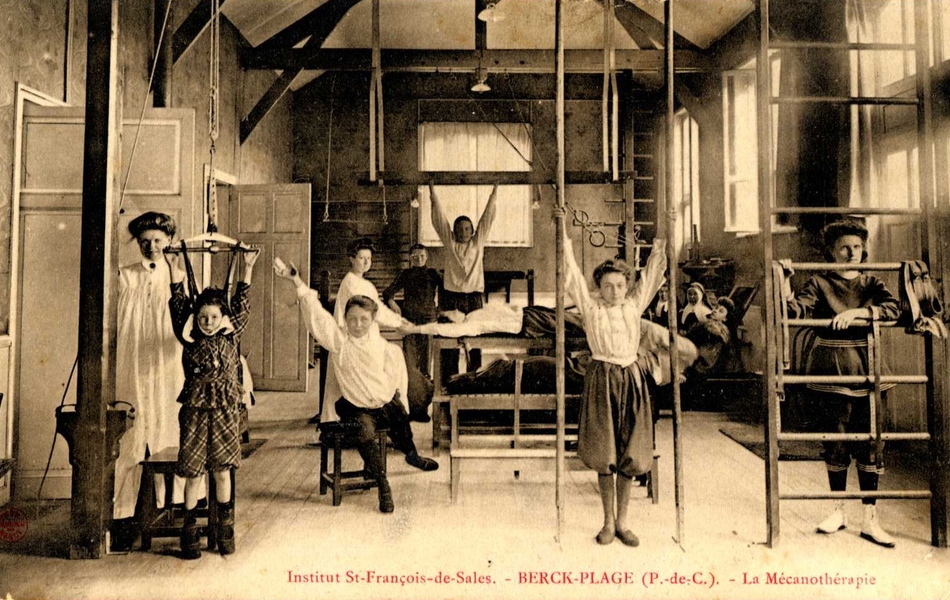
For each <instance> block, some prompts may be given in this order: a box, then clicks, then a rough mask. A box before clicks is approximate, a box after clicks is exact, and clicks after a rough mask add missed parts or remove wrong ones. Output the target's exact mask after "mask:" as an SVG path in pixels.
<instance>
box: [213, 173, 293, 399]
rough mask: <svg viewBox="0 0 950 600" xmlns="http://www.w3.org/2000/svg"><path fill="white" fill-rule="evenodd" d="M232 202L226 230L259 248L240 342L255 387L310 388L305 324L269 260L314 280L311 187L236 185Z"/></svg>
mask: <svg viewBox="0 0 950 600" xmlns="http://www.w3.org/2000/svg"><path fill="white" fill-rule="evenodd" d="M228 204H229V206H228V210H227V213H228V234H229V235H230V236H232V237H234V238H237V239H239V240H241V241H242V242H245V243H248V244H254V245H256V246H260V247H261V256H260V257H259V258H258V260H257V267H256V268H255V270H254V280H253V282H252V285H251V295H250V300H251V318H250V322H249V323H248V326H247V331H246V332H245V333H244V338H243V339H242V340H241V350H242V352H244V354H245V355H246V356H247V362H248V365H249V366H250V367H251V375H252V376H253V378H254V388H255V389H258V390H276V391H288V392H303V391H306V390H307V365H308V363H309V361H310V352H311V350H310V342H309V338H308V334H307V328H306V326H305V325H304V323H303V320H302V319H301V317H300V311H299V310H298V308H297V305H296V295H295V291H294V289H293V286H291V285H289V284H288V283H287V282H285V281H283V280H280V279H278V278H277V277H276V276H275V275H274V270H273V269H272V268H271V264H272V263H273V260H274V257H275V256H279V257H281V258H282V259H283V260H284V261H285V262H287V263H291V262H292V263H294V264H295V265H297V268H298V269H299V270H300V276H301V277H302V278H303V280H304V281H307V282H309V281H310V186H309V185H305V184H274V185H238V186H234V187H232V188H231V195H230V202H229V203H228ZM239 275H240V274H239Z"/></svg>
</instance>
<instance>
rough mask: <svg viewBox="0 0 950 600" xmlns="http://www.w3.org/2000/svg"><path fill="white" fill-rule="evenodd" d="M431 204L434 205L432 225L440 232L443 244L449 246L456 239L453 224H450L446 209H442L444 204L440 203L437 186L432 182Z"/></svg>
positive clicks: (430, 185)
mask: <svg viewBox="0 0 950 600" xmlns="http://www.w3.org/2000/svg"><path fill="white" fill-rule="evenodd" d="M429 204H431V205H432V206H431V208H432V210H431V211H430V213H431V214H430V216H431V218H432V227H434V228H435V232H436V234H438V236H439V239H440V240H442V245H444V246H449V245H450V244H451V243H452V241H453V239H454V238H453V233H452V225H451V224H449V221H448V219H446V218H445V211H444V210H442V204H441V203H439V196H438V194H436V193H435V186H434V185H432V184H431V183H430V184H429Z"/></svg>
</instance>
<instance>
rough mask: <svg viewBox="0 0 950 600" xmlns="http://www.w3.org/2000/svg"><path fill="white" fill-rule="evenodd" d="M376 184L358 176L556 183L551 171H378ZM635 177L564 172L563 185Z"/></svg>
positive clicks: (396, 181) (418, 181)
mask: <svg viewBox="0 0 950 600" xmlns="http://www.w3.org/2000/svg"><path fill="white" fill-rule="evenodd" d="M376 176H377V179H378V180H377V181H373V180H371V179H370V177H369V173H367V172H363V173H360V174H359V176H358V178H357V182H358V183H359V185H379V184H380V181H382V183H383V185H387V186H394V187H398V186H403V185H426V184H428V183H430V182H431V183H432V184H433V185H494V184H496V183H497V184H499V185H554V184H555V183H556V182H557V179H556V177H555V174H554V172H553V171H549V172H544V171H497V172H490V171H379V172H378V173H377V175H376ZM635 176H636V173H635V172H634V171H621V172H620V177H619V179H618V181H612V180H611V175H610V173H604V172H603V171H567V172H566V173H565V178H566V182H567V183H570V184H586V185H599V184H621V183H623V182H624V181H626V180H628V179H632V178H633V177H635Z"/></svg>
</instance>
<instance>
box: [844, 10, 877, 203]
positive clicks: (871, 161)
mask: <svg viewBox="0 0 950 600" xmlns="http://www.w3.org/2000/svg"><path fill="white" fill-rule="evenodd" d="M845 10H846V11H847V12H846V19H847V26H848V41H849V42H852V43H870V42H875V41H877V40H875V36H874V30H873V23H872V21H871V16H870V15H869V14H868V12H869V11H868V6H867V3H866V1H865V0H848V2H847V5H846V8H845ZM876 54H878V52H877V51H861V52H851V53H850V55H851V94H852V95H853V96H875V95H878V90H877V85H876V76H875V70H876V66H877V65H876V62H877V61H876V59H877V58H879V57H877V56H876ZM881 117H882V115H881V107H879V106H870V105H864V106H853V107H852V108H851V197H850V201H849V206H864V207H866V206H876V205H877V204H878V202H877V199H878V189H877V188H878V178H877V175H876V173H875V167H874V166H875V164H876V162H877V161H876V159H877V157H876V156H875V154H876V151H875V145H874V139H873V137H872V132H873V131H874V129H875V119H880V118H881Z"/></svg>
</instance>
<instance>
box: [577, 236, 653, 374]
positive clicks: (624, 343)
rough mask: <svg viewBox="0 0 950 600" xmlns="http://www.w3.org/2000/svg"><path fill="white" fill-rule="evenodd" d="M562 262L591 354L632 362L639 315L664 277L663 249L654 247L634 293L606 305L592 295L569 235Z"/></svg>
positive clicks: (620, 362)
mask: <svg viewBox="0 0 950 600" xmlns="http://www.w3.org/2000/svg"><path fill="white" fill-rule="evenodd" d="M564 262H565V270H566V273H567V286H566V291H567V294H568V296H569V297H570V298H571V300H573V302H574V303H575V304H576V305H577V308H578V310H579V311H580V313H581V317H582V318H583V319H584V329H585V331H586V332H587V343H588V345H589V346H590V351H591V356H592V358H593V359H594V360H600V361H604V362H609V363H613V364H616V365H621V366H627V365H630V364H632V363H634V362H635V361H636V360H637V352H638V350H639V348H640V317H641V315H643V311H645V310H646V308H647V306H649V304H650V302H651V301H652V300H653V296H655V295H656V293H657V291H659V289H660V287H661V286H662V285H663V283H664V281H665V280H666V278H665V276H664V274H663V273H664V271H665V270H666V251H665V249H663V248H660V249H657V248H656V247H654V249H653V252H651V253H650V259H649V260H648V261H647V266H646V268H645V269H644V270H643V272H642V277H641V279H640V282H639V284H637V285H636V287H635V288H634V292H633V295H632V296H630V297H627V298H624V299H623V301H622V302H621V303H620V304H618V305H617V306H607V304H605V303H604V301H603V299H601V298H600V297H599V296H597V297H592V296H591V294H590V291H589V290H588V289H587V282H586V280H585V279H584V274H583V273H582V272H581V270H580V267H578V266H577V262H576V261H575V259H574V248H573V244H571V241H570V240H569V239H567V240H566V248H565V249H564Z"/></svg>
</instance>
